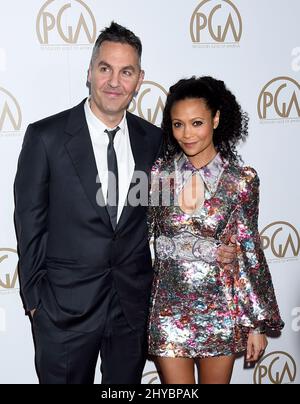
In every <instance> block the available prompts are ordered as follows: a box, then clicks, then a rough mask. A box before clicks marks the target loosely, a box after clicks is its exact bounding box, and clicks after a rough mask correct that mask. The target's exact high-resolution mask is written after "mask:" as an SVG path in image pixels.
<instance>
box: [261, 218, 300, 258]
mask: <svg viewBox="0 0 300 404" xmlns="http://www.w3.org/2000/svg"><path fill="white" fill-rule="evenodd" d="M260 237H261V243H262V248H263V250H265V252H268V251H270V252H271V253H272V257H273V258H274V257H275V259H283V258H285V259H295V258H297V257H298V255H299V252H300V236H299V233H298V231H297V229H296V228H295V227H294V226H293V225H292V224H290V223H288V222H281V221H279V222H273V223H271V224H269V225H268V226H266V227H265V228H264V229H263V230H262V231H261V233H260ZM272 257H269V258H272Z"/></svg>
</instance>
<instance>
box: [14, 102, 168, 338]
mask: <svg viewBox="0 0 300 404" xmlns="http://www.w3.org/2000/svg"><path fill="white" fill-rule="evenodd" d="M84 102H85V100H84V101H82V102H81V103H80V104H79V105H78V106H76V107H74V108H72V109H70V110H67V111H64V112H61V113H59V114H57V115H54V116H51V117H48V118H46V119H43V120H41V121H39V122H36V123H34V124H31V125H29V126H28V129H27V131H26V134H25V138H24V143H23V147H22V151H21V154H20V157H19V163H18V170H17V174H16V179H15V225H16V233H17V238H18V249H19V274H20V284H21V294H22V297H23V301H24V305H25V309H26V310H31V309H33V308H36V307H38V306H39V305H42V306H43V309H44V310H46V312H47V313H48V315H49V316H50V318H51V320H52V321H53V322H54V323H55V324H56V325H57V326H59V327H61V328H68V329H74V330H78V331H87V332H88V331H92V330H94V329H96V328H98V327H99V326H101V324H103V323H104V321H105V318H106V315H107V310H108V302H109V295H110V293H111V290H112V289H113V288H114V289H115V290H116V291H117V293H118V296H119V298H120V302H121V305H122V308H123V311H124V313H125V316H126V318H127V320H128V322H129V324H130V325H131V326H132V327H133V328H139V327H143V326H144V325H145V322H146V320H147V311H148V303H149V293H150V289H151V282H152V265H151V255H150V250H149V245H148V240H147V223H146V211H147V207H146V206H141V205H139V206H135V207H133V206H125V207H124V209H123V212H122V215H121V217H120V219H119V222H118V225H117V228H116V230H115V231H114V230H113V228H112V226H111V224H110V219H109V216H108V213H107V210H106V208H105V206H104V207H103V206H102V207H101V206H99V204H98V203H97V201H96V195H98V197H99V196H100V197H101V195H102V194H101V184H99V181H98V182H97V181H96V178H97V168H96V162H95V158H94V153H93V148H92V143H91V139H90V135H89V131H88V126H87V122H86V119H85V113H84ZM127 122H128V129H129V136H130V142H131V148H132V152H133V156H134V160H135V172H136V171H144V172H146V173H147V175H149V172H150V169H151V166H152V164H153V162H154V161H155V159H156V158H157V155H158V152H159V149H160V144H161V130H160V129H158V128H157V127H156V126H154V125H151V124H150V123H148V122H146V121H144V120H143V119H141V118H139V117H137V116H135V115H132V114H130V113H127ZM133 186H134V181H132V183H131V186H130V188H132V187H133Z"/></svg>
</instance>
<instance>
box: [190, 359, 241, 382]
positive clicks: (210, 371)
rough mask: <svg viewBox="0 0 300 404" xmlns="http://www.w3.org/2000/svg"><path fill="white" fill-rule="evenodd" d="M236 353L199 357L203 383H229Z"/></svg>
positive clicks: (198, 362)
mask: <svg viewBox="0 0 300 404" xmlns="http://www.w3.org/2000/svg"><path fill="white" fill-rule="evenodd" d="M234 361H235V355H231V356H218V357H214V358H204V359H197V361H196V363H197V365H198V369H199V373H200V383H201V384H229V383H230V379H231V375H232V370H233V365H234Z"/></svg>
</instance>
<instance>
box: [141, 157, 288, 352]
mask: <svg viewBox="0 0 300 404" xmlns="http://www.w3.org/2000/svg"><path fill="white" fill-rule="evenodd" d="M193 175H198V176H199V178H201V180H202V181H203V185H204V192H205V193H204V202H203V204H202V205H201V206H199V207H198V209H197V210H196V211H195V212H193V213H192V214H188V213H185V212H184V211H183V210H182V209H181V207H180V206H179V203H178V195H179V193H180V191H181V190H182V189H183V187H184V186H185V184H186V183H187V181H189V179H190V177H191V176H193ZM151 183H152V184H151V192H150V204H149V205H150V206H149V214H148V225H149V234H150V236H153V237H154V252H155V261H154V274H155V275H154V282H153V288H152V297H151V305H150V315H149V327H148V342H149V354H150V355H155V356H162V357H185V358H204V357H213V356H221V355H232V354H234V353H238V352H242V351H244V350H245V349H246V345H247V338H248V334H249V331H250V330H253V329H262V328H264V327H269V328H271V329H273V330H280V329H281V328H282V327H283V321H282V319H281V317H280V313H279V309H278V305H277V302H276V297H275V293H274V288H273V284H272V279H271V275H270V271H269V269H268V265H267V263H266V259H265V256H264V253H263V251H262V248H261V244H260V236H259V232H258V226H257V221H258V202H259V179H258V176H257V173H256V171H255V170H254V169H253V168H250V167H241V166H239V165H237V164H232V163H229V162H228V161H226V160H225V159H223V158H222V157H221V156H220V154H217V155H216V157H215V158H214V159H213V160H212V161H211V162H210V163H209V164H208V165H207V166H205V167H203V168H201V169H199V170H197V169H195V168H194V167H193V165H192V164H191V163H190V162H189V160H188V159H187V157H186V156H185V155H184V154H183V153H181V154H180V155H178V156H177V157H176V158H175V159H174V160H172V161H162V160H158V161H157V162H156V164H155V165H154V167H153V169H152V179H151ZM232 235H236V237H237V242H238V254H237V260H236V261H237V262H236V263H235V265H234V268H232V269H231V270H225V269H223V268H222V266H221V265H219V264H218V263H217V262H216V252H217V248H218V246H219V245H220V243H221V242H224V243H227V242H228V240H229V239H230V237H231V236H232Z"/></svg>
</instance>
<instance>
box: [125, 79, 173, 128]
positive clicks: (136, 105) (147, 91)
mask: <svg viewBox="0 0 300 404" xmlns="http://www.w3.org/2000/svg"><path fill="white" fill-rule="evenodd" d="M166 97H167V91H166V90H165V89H164V88H163V87H162V86H161V85H160V84H158V83H155V82H154V81H144V82H143V84H142V85H141V88H140V92H139V94H138V97H137V99H133V100H132V102H131V104H130V106H129V109H128V111H129V112H132V113H136V114H138V115H139V116H140V117H141V118H143V119H146V120H147V121H148V122H151V123H152V124H153V125H157V126H160V124H161V120H162V114H163V110H164V107H165V103H166Z"/></svg>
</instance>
